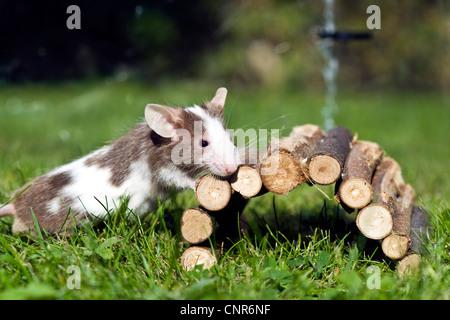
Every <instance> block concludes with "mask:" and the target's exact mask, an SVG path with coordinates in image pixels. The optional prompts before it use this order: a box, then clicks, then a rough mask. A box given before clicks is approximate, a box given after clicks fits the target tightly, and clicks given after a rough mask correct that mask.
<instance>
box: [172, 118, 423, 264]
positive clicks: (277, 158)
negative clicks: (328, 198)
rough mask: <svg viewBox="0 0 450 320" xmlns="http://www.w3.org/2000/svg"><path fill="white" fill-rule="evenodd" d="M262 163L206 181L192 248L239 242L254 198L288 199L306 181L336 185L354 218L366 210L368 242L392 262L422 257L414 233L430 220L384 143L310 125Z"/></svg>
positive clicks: (190, 220)
mask: <svg viewBox="0 0 450 320" xmlns="http://www.w3.org/2000/svg"><path fill="white" fill-rule="evenodd" d="M258 159H260V162H259V163H258V164H256V165H254V164H252V165H250V164H249V162H248V161H247V160H246V161H245V164H243V165H241V166H240V167H239V168H238V170H237V171H236V172H235V173H234V174H233V175H232V176H231V177H230V178H229V179H228V180H227V179H221V178H217V177H215V176H213V175H206V176H204V177H201V178H200V179H199V180H198V181H197V184H196V189H195V194H196V197H197V201H198V203H199V204H200V206H199V207H195V208H190V209H187V210H186V211H185V212H184V213H183V215H182V217H181V224H180V226H181V228H180V229H181V235H182V237H183V239H184V240H185V241H186V242H188V243H189V244H191V245H201V246H205V245H206V246H208V243H209V242H210V241H211V239H212V240H215V241H223V240H224V239H226V238H230V235H231V233H232V231H233V232H234V233H235V234H234V236H236V235H239V232H240V231H241V230H239V228H236V225H237V221H238V218H241V217H242V216H237V215H236V214H240V213H242V210H243V208H244V207H245V204H246V203H247V201H248V199H250V198H253V197H256V196H260V195H262V194H265V193H267V192H272V193H274V194H278V195H284V194H287V193H289V192H290V191H291V190H293V189H294V188H296V187H299V186H300V185H301V184H302V183H303V182H305V181H307V182H308V184H315V183H316V184H320V185H330V184H333V183H335V190H336V194H335V199H336V200H337V201H338V202H339V203H340V204H341V206H342V207H343V208H344V209H345V210H346V211H348V212H350V211H354V210H359V212H358V215H357V217H356V224H357V226H358V228H359V230H360V231H361V233H362V234H363V235H365V236H366V237H367V238H370V239H375V240H380V242H381V247H382V250H383V252H384V254H385V255H386V257H388V258H390V259H395V260H397V259H402V258H404V257H406V258H408V259H406V258H405V262H402V264H406V261H407V260H411V261H414V262H415V261H416V259H415V258H409V256H411V255H412V254H416V255H417V254H419V252H417V251H420V250H419V249H417V247H418V246H419V244H418V240H417V236H414V235H413V232H416V233H420V234H422V233H423V232H424V229H423V225H424V222H423V221H424V216H425V215H424V214H423V212H422V211H421V210H420V209H418V208H417V207H414V200H415V192H414V190H413V188H412V187H411V186H410V185H409V184H405V182H404V180H403V177H402V174H401V168H400V166H399V164H398V163H397V162H396V161H395V160H394V159H392V158H389V157H384V151H383V149H382V148H381V147H380V146H379V145H378V144H376V143H374V142H370V141H359V140H357V139H356V136H353V134H352V133H351V132H350V131H349V130H348V129H346V128H344V127H336V128H333V129H332V130H330V132H329V133H328V134H327V135H325V133H324V132H323V131H322V130H321V129H320V128H319V127H318V126H315V125H311V124H306V125H303V126H297V127H294V128H293V130H292V132H291V133H290V135H289V136H288V137H286V138H283V139H281V140H279V141H278V142H277V143H273V144H272V145H271V147H270V148H269V149H268V150H267V152H266V154H265V155H264V156H259V155H258ZM416 220H417V221H419V222H420V223H419V222H417V221H416ZM418 228H419V229H418ZM222 244H223V242H222ZM192 248H194V249H192V252H193V253H192V254H193V256H194V257H197V258H196V259H197V260H198V261H203V262H204V266H206V267H208V266H212V265H214V263H215V262H214V263H213V262H211V261H215V257H214V255H213V254H212V251H211V250H209V249H206V248H203V247H201V249H199V248H200V247H192ZM189 249H190V248H189ZM189 249H188V250H189ZM188 250H186V251H187V252H188V253H186V252H185V254H183V256H184V257H183V259H184V260H183V259H182V264H183V266H184V267H185V269H188V270H189V269H192V268H193V267H192V265H194V266H195V264H192V261H193V260H195V259H194V258H189V259H190V260H189V261H191V263H190V264H189V266H186V265H185V261H188V260H186V259H187V257H186V256H188V254H190V252H189V251H191V250H189V251H188ZM205 250H206V251H205ZM208 250H209V251H208ZM211 257H214V259H213V258H211ZM208 261H209V262H208ZM402 261H403V260H402ZM399 265H400V263H399Z"/></svg>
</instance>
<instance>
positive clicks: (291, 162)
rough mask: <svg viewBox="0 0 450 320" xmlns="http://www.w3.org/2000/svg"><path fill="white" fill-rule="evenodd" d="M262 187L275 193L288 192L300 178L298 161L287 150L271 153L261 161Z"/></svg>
mask: <svg viewBox="0 0 450 320" xmlns="http://www.w3.org/2000/svg"><path fill="white" fill-rule="evenodd" d="M260 172H261V179H262V183H263V184H264V187H265V188H266V189H267V190H269V191H270V192H272V193H275V194H280V195H284V194H288V193H289V191H291V190H292V189H294V188H295V187H297V185H298V182H299V181H300V178H301V169H300V163H299V161H297V160H296V159H295V158H294V157H293V156H292V155H291V154H290V153H288V152H279V153H278V152H277V153H275V154H271V155H270V156H268V157H267V158H265V159H264V161H263V162H261V165H260Z"/></svg>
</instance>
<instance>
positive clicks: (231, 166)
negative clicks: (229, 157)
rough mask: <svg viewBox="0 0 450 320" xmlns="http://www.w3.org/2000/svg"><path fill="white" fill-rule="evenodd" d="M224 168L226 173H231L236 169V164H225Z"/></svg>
mask: <svg viewBox="0 0 450 320" xmlns="http://www.w3.org/2000/svg"><path fill="white" fill-rule="evenodd" d="M224 169H225V172H226V173H227V174H232V173H234V172H235V171H236V170H237V166H236V165H227V166H225V168H224Z"/></svg>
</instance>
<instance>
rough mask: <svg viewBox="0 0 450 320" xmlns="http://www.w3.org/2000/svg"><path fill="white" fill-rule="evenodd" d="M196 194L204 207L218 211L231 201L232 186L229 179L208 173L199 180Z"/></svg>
mask: <svg viewBox="0 0 450 320" xmlns="http://www.w3.org/2000/svg"><path fill="white" fill-rule="evenodd" d="M195 195H196V197H197V201H198V203H199V204H200V205H201V206H202V207H204V208H205V209H208V210H211V211H218V210H221V209H223V208H225V206H226V205H227V204H228V202H229V201H230V198H231V186H230V183H229V182H228V181H227V180H224V179H219V178H217V177H215V176H213V175H212V174H207V175H205V176H203V177H201V178H199V179H198V180H197V183H196V186H195Z"/></svg>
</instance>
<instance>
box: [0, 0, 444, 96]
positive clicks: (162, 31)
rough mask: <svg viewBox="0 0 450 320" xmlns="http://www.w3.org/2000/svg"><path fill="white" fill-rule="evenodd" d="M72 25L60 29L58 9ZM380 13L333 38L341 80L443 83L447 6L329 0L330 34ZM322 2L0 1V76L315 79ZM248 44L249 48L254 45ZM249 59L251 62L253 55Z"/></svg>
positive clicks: (316, 83) (353, 83)
mask: <svg viewBox="0 0 450 320" xmlns="http://www.w3.org/2000/svg"><path fill="white" fill-rule="evenodd" d="M71 4H76V5H78V6H79V7H80V9H81V30H69V29H67V27H66V20H67V18H68V17H69V16H70V14H67V13H66V9H67V7H68V6H69V5H71ZM371 4H377V5H379V6H380V8H381V22H382V23H381V27H382V28H381V30H374V31H373V32H372V33H373V35H374V38H373V39H372V40H369V41H360V42H351V43H343V44H341V43H339V44H337V45H336V46H335V48H334V50H335V54H336V55H337V56H338V58H339V61H340V71H339V72H340V73H339V76H340V79H339V83H340V84H344V85H345V86H347V87H357V88H359V87H369V88H380V87H381V88H384V89H386V88H392V87H395V88H400V89H421V90H446V88H447V87H449V85H450V71H448V70H447V69H448V68H447V66H448V65H450V49H449V42H450V24H449V21H450V19H449V11H450V10H449V4H448V1H444V0H433V1H431V0H427V1H423V0H408V1H395V0H393V1H350V0H345V1H344V0H336V1H335V7H336V10H335V16H336V24H337V28H338V29H346V30H359V31H367V28H366V19H367V18H368V14H367V13H366V8H367V7H368V6H369V5H371ZM322 11H323V2H322V1H311V0H310V1H306V0H304V1H300V0H298V1H292V0H289V1H288V0H281V1H280V0H278V1H275V0H260V1H245V0H231V1H208V0H190V1H182V0H179V1H176V0H173V1H163V0H154V1H98V0H97V1H79V0H77V1H32V0H26V1H13V0H2V1H1V2H0V15H1V16H0V17H1V19H0V39H1V46H0V81H2V82H7V83H10V82H36V81H42V80H45V81H60V80H73V79H83V78H89V77H102V76H110V75H114V74H118V73H119V74H120V73H121V72H122V73H126V74H127V75H128V76H129V75H132V76H134V77H137V78H141V79H145V80H150V81H156V80H159V79H161V78H166V77H192V78H194V77H197V78H202V79H209V78H213V79H217V78H219V79H225V80H227V81H234V82H235V83H238V84H242V85H285V86H289V85H290V86H296V87H298V86H305V87H306V88H308V87H311V88H316V87H321V86H322V79H321V74H320V73H318V72H317V71H318V68H320V65H321V63H322V60H321V58H320V56H319V54H318V52H317V49H316V48H315V46H314V43H313V41H312V40H311V30H313V28H314V27H315V26H319V25H322V24H323V12H322ZM255 48H257V49H256V50H255ZM258 61H259V62H258Z"/></svg>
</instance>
